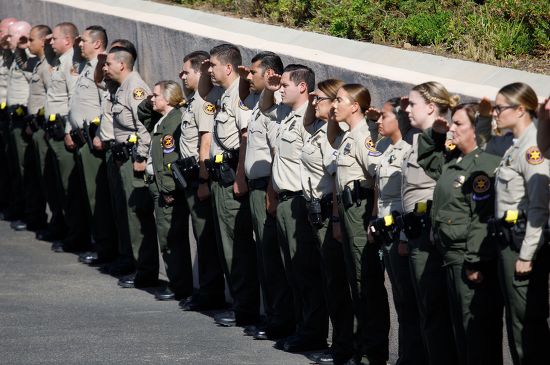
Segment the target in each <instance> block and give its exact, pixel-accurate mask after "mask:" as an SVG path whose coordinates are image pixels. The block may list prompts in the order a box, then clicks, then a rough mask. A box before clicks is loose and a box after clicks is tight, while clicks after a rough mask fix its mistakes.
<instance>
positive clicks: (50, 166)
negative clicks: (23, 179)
mask: <svg viewBox="0 0 550 365" xmlns="http://www.w3.org/2000/svg"><path fill="white" fill-rule="evenodd" d="M33 140H34V141H35V146H37V149H36V150H37V151H36V152H38V153H39V154H40V156H39V157H38V158H37V159H36V161H39V162H40V174H41V179H42V184H43V185H42V191H43V194H44V196H45V197H46V201H47V203H48V207H49V209H50V213H51V217H50V222H49V224H48V230H49V231H50V232H51V233H53V234H54V235H55V236H57V237H63V236H64V235H65V232H66V231H67V226H66V224H65V217H64V214H63V200H62V199H63V193H62V188H61V182H60V180H59V174H58V171H59V166H57V157H56V155H55V152H54V151H53V149H52V148H51V147H50V143H49V142H48V140H47V139H46V138H45V132H44V131H43V130H40V131H37V132H36V133H34V134H33Z"/></svg>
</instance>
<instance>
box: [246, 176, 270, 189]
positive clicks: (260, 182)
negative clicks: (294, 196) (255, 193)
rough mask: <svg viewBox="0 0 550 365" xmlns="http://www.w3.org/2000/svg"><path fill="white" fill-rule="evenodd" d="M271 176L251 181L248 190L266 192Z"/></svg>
mask: <svg viewBox="0 0 550 365" xmlns="http://www.w3.org/2000/svg"><path fill="white" fill-rule="evenodd" d="M270 179H271V176H265V177H260V178H258V179H249V180H248V188H249V189H250V190H266V189H267V186H268V185H269V180H270Z"/></svg>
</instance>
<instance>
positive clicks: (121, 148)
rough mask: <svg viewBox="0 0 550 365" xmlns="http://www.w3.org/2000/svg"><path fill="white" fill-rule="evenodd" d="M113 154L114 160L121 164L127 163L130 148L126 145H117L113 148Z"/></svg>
mask: <svg viewBox="0 0 550 365" xmlns="http://www.w3.org/2000/svg"><path fill="white" fill-rule="evenodd" d="M111 153H112V156H113V160H115V161H117V162H121V163H125V162H126V161H128V159H129V158H130V153H129V151H128V147H126V145H125V144H124V143H115V144H114V145H113V146H112V147H111Z"/></svg>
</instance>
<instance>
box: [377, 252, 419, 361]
mask: <svg viewBox="0 0 550 365" xmlns="http://www.w3.org/2000/svg"><path fill="white" fill-rule="evenodd" d="M382 249H383V252H384V264H385V267H386V271H387V273H388V277H389V278H390V282H391V287H392V294H393V302H394V305H395V311H396V312H397V321H398V323H399V329H398V331H399V332H398V340H399V341H398V344H399V347H398V351H397V353H398V357H399V360H398V362H397V364H419V365H420V364H428V356H427V353H426V348H425V346H424V343H423V341H422V335H421V331H420V318H419V313H418V306H417V304H416V297H415V295H414V289H413V284H412V278H411V271H410V268H409V257H408V256H401V255H399V252H398V244H396V243H395V242H392V243H390V244H389V245H384V246H383V247H382Z"/></svg>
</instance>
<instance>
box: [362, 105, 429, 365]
mask: <svg viewBox="0 0 550 365" xmlns="http://www.w3.org/2000/svg"><path fill="white" fill-rule="evenodd" d="M405 105H406V104H405ZM402 107H403V102H402V100H401V98H394V99H390V100H388V101H387V102H386V103H385V104H384V106H383V108H382V110H381V112H380V117H379V119H378V122H377V123H378V126H379V134H380V135H381V136H383V137H385V138H387V139H388V140H389V141H390V142H391V144H390V145H389V146H388V148H387V149H386V150H385V151H384V152H383V153H382V155H381V156H380V159H379V162H378V165H377V166H376V184H375V186H376V194H375V195H376V196H377V197H378V199H377V206H376V207H375V210H376V211H377V212H378V214H377V217H378V219H377V220H376V221H375V222H376V223H377V224H372V223H371V227H370V228H369V230H370V232H371V234H372V236H374V237H373V238H375V240H376V241H377V243H379V244H381V245H382V250H383V253H384V264H385V268H386V271H387V273H388V277H389V278H390V281H391V287H392V293H393V301H394V305H395V309H396V312H397V320H398V323H399V332H398V341H399V347H398V356H399V358H398V360H397V363H398V364H427V363H428V360H427V356H426V348H425V346H424V343H423V341H422V335H421V331H420V321H419V314H418V306H417V305H416V298H415V295H414V289H413V285H412V279H411V271H410V269H409V258H408V255H409V246H408V244H407V242H406V241H407V237H406V236H405V234H404V233H403V232H401V230H400V228H399V225H398V224H397V222H396V220H398V219H399V215H400V214H402V213H403V204H402V201H401V181H402V176H401V166H402V164H403V159H404V157H405V155H406V154H407V153H408V152H409V150H410V148H411V145H410V144H409V143H407V142H406V141H405V140H404V139H403V135H402V133H401V128H400V127H402V126H403V125H406V124H409V123H408V121H405V120H404V119H407V120H408V117H407V116H406V114H405V110H404V109H402ZM373 227H374V232H373Z"/></svg>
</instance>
